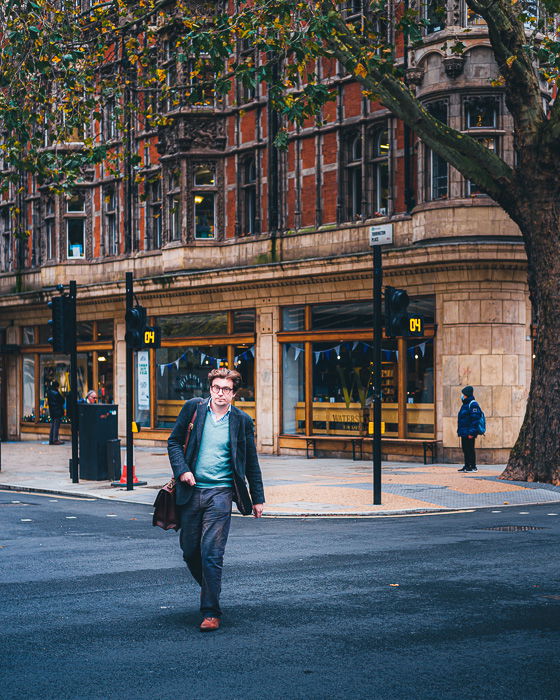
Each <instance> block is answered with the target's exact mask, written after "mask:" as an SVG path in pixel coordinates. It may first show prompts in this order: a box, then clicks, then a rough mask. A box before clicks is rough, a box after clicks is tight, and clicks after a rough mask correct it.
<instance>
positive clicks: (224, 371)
mask: <svg viewBox="0 0 560 700" xmlns="http://www.w3.org/2000/svg"><path fill="white" fill-rule="evenodd" d="M214 379H231V381H232V382H233V391H237V390H238V389H239V387H240V386H241V381H242V379H241V375H240V374H239V372H238V371H237V370H236V369H228V368H227V367H220V369H211V370H210V372H208V386H212V382H213V381H214Z"/></svg>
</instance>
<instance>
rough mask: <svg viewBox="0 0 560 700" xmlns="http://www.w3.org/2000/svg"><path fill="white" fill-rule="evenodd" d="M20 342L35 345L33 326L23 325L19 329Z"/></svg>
mask: <svg viewBox="0 0 560 700" xmlns="http://www.w3.org/2000/svg"><path fill="white" fill-rule="evenodd" d="M21 344H22V345H35V326H23V328H22V329H21Z"/></svg>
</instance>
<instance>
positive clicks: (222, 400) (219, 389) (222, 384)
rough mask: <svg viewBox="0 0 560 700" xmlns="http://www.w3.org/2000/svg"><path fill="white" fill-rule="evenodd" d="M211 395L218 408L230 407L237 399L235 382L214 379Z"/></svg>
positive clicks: (219, 378)
mask: <svg viewBox="0 0 560 700" xmlns="http://www.w3.org/2000/svg"><path fill="white" fill-rule="evenodd" d="M210 394H211V396H212V401H213V403H214V404H215V405H216V406H222V407H224V406H226V407H227V406H229V404H230V403H231V402H232V401H233V399H234V397H235V394H234V393H233V380H232V379H222V378H221V377H218V378H216V379H214V381H213V382H212V385H211V387H210Z"/></svg>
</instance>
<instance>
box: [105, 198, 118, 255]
mask: <svg viewBox="0 0 560 700" xmlns="http://www.w3.org/2000/svg"><path fill="white" fill-rule="evenodd" d="M103 217H104V227H105V240H106V241H107V255H118V254H119V232H118V224H117V193H116V188H115V186H114V185H111V186H109V187H106V188H105V189H104V192H103Z"/></svg>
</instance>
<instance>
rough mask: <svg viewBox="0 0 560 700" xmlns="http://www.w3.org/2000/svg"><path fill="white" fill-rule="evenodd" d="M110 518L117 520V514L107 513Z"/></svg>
mask: <svg viewBox="0 0 560 700" xmlns="http://www.w3.org/2000/svg"><path fill="white" fill-rule="evenodd" d="M107 517H108V518H116V517H117V514H116V513H107Z"/></svg>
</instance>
